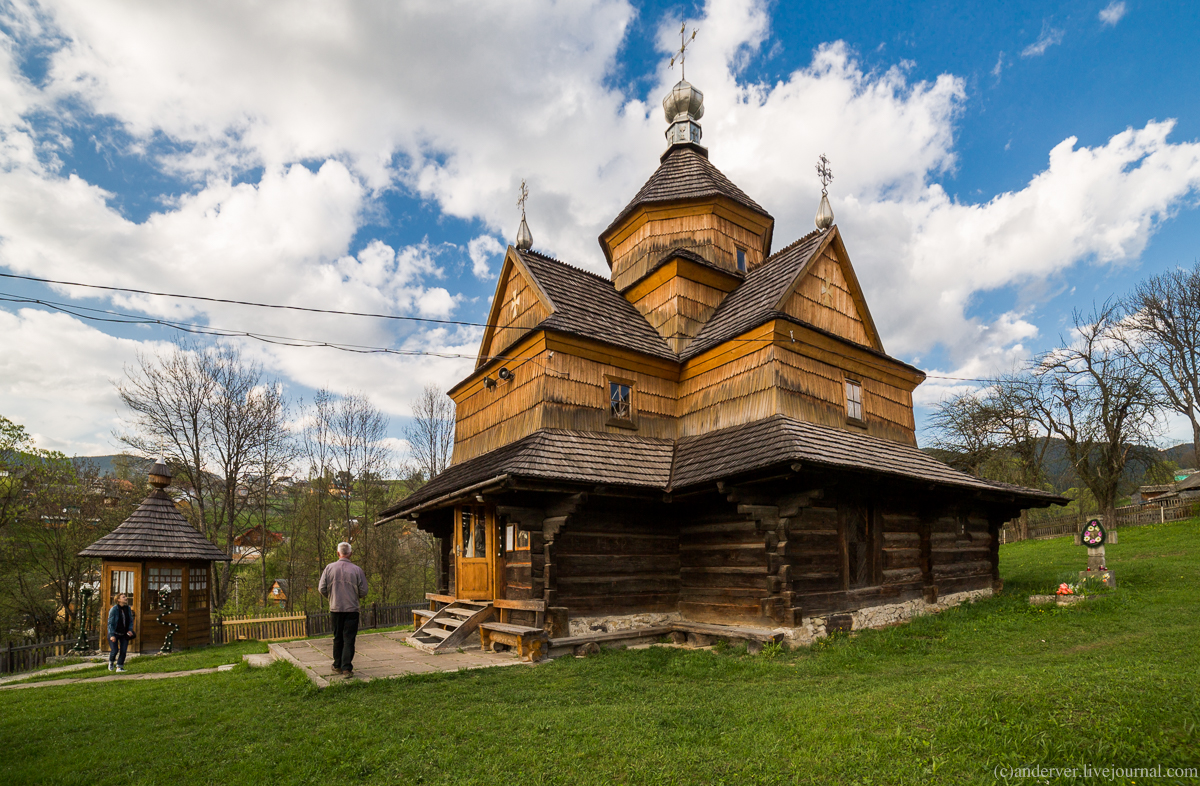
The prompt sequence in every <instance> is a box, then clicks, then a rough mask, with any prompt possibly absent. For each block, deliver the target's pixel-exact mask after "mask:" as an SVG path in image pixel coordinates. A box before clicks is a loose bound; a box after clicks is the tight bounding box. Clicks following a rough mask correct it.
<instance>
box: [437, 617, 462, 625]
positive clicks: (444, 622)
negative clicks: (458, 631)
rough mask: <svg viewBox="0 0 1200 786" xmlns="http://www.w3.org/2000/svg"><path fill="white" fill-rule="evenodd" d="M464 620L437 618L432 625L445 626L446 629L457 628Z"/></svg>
mask: <svg viewBox="0 0 1200 786" xmlns="http://www.w3.org/2000/svg"><path fill="white" fill-rule="evenodd" d="M464 622H466V620H460V619H455V618H453V617H438V618H437V619H435V620H434V621H433V624H434V625H445V626H446V627H447V628H457V627H458V626H460V625H462V624H463V623H464Z"/></svg>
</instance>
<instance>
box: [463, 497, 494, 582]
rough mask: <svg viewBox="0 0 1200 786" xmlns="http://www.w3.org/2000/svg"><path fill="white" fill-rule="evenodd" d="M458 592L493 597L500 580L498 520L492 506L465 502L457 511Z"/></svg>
mask: <svg viewBox="0 0 1200 786" xmlns="http://www.w3.org/2000/svg"><path fill="white" fill-rule="evenodd" d="M455 519H456V521H455V527H454V595H455V597H458V598H464V599H467V600H492V599H493V598H494V597H495V584H496V545H497V544H496V520H495V515H494V513H493V512H492V510H491V508H488V507H485V506H483V505H462V506H460V507H459V508H457V510H456V513H455Z"/></svg>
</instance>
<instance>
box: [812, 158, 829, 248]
mask: <svg viewBox="0 0 1200 786" xmlns="http://www.w3.org/2000/svg"><path fill="white" fill-rule="evenodd" d="M817 178H818V179H819V180H820V181H821V204H820V206H819V207H818V208H817V216H816V219H815V221H816V224H817V229H822V230H824V229H829V228H830V227H831V226H833V208H832V207H830V205H829V182H830V181H831V180H833V170H831V169H830V168H829V159H828V158H826V157H825V154H824V153H822V154H821V156H820V158H818V159H817Z"/></svg>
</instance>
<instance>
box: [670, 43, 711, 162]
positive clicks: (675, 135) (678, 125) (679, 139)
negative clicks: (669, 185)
mask: <svg viewBox="0 0 1200 786" xmlns="http://www.w3.org/2000/svg"><path fill="white" fill-rule="evenodd" d="M696 32H697V30H696V29H695V28H693V29H692V36H691V38H688V37H687V36H686V33H687V23H686V22H685V23H684V25H683V26H682V27H681V28H679V51H678V52H676V53H675V55H674V56H673V57H672V58H671V68H674V67H675V63H676V62H678V63H679V76H680V79H679V82H678V83H677V84H676V85H675V87H673V88H671V92H670V93H667V97H666V98H664V99H663V113H664V114H666V116H667V123H669V124H670V125H669V126H668V127H667V145H668V146H674V145H681V144H689V143H690V144H695V145H699V144H700V137H701V136H702V132H701V130H700V124H699V123H697V122H696V121H697V120H699V119H700V118H702V117H704V94H703V93H701V92H700V91H699V90H697V89H696V88H695V87H693V86H692V85H691V83H689V82H688V81H687V79H684V78H683V76H684V60H685V58H686V57H687V48H688V45H689V44H691V43H692V41H695V40H696Z"/></svg>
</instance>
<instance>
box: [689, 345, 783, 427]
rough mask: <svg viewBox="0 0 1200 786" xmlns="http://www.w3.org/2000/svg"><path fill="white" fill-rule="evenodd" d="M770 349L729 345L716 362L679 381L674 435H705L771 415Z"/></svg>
mask: <svg viewBox="0 0 1200 786" xmlns="http://www.w3.org/2000/svg"><path fill="white" fill-rule="evenodd" d="M772 358H773V354H772V348H771V347H770V346H769V345H768V346H763V345H761V344H757V343H754V342H743V343H739V344H735V345H733V346H731V347H730V349H729V351H728V353H727V354H726V357H723V358H720V360H723V361H725V362H720V361H716V362H714V363H713V364H711V366H710V367H709V368H708V369H707V370H705V371H701V372H700V373H698V374H695V375H691V376H688V377H686V378H685V379H683V380H682V381H681V382H680V383H679V423H678V431H677V433H678V436H680V437H687V436H693V435H696V434H705V433H707V432H709V431H713V430H716V429H720V428H726V427H727V426H736V425H740V424H742V423H748V422H750V421H754V420H760V419H762V418H766V417H770V416H771V415H774V414H775V409H776V396H775V391H774V385H775V378H776V373H775V370H774V369H773V368H772V367H771V363H772Z"/></svg>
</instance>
